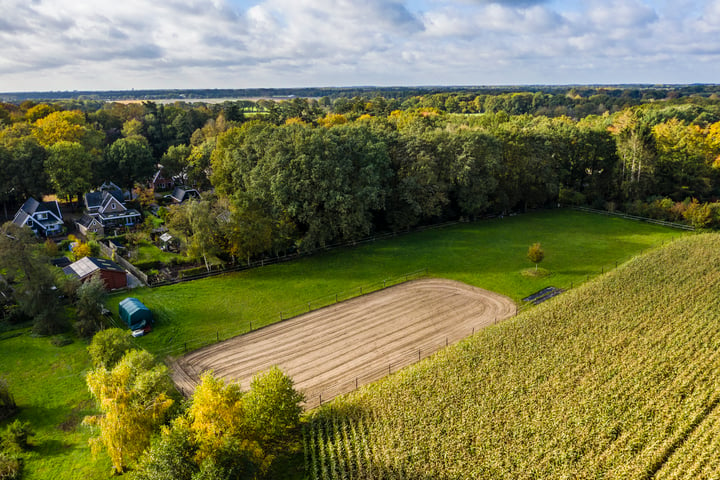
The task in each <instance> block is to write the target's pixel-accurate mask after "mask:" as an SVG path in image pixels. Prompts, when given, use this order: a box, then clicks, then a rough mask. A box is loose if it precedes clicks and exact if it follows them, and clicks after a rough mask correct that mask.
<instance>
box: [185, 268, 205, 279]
mask: <svg viewBox="0 0 720 480" xmlns="http://www.w3.org/2000/svg"><path fill="white" fill-rule="evenodd" d="M205 272H207V268H205V267H204V266H199V267H193V268H186V269H184V270H180V271H179V272H178V275H179V276H180V278H185V277H192V276H195V275H200V274H201V273H205Z"/></svg>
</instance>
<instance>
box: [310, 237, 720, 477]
mask: <svg viewBox="0 0 720 480" xmlns="http://www.w3.org/2000/svg"><path fill="white" fill-rule="evenodd" d="M718 245H720V235H719V234H707V235H695V236H689V237H685V238H683V239H680V240H677V241H675V242H672V243H671V244H669V245H667V246H666V247H665V248H662V249H657V250H654V251H652V252H650V253H648V254H647V255H644V256H642V257H638V258H636V259H634V260H632V261H631V262H628V263H626V264H624V265H622V266H621V267H620V268H618V269H616V270H614V271H612V272H610V273H609V274H606V275H604V276H602V277H601V278H599V279H597V280H596V281H593V282H591V283H589V284H587V285H583V286H582V287H580V288H577V289H574V290H572V291H570V292H566V293H564V294H562V295H561V296H559V297H557V298H556V299H554V300H552V301H550V302H547V303H545V304H542V305H540V306H539V307H537V308H535V309H532V310H528V311H526V312H523V313H522V314H521V315H519V316H518V317H515V318H513V319H510V320H508V321H506V322H503V323H501V324H498V325H496V326H493V327H489V328H487V329H484V330H482V331H481V332H479V333H478V334H476V335H474V336H473V337H471V338H469V339H466V340H465V341H463V342H461V343H459V344H458V345H456V346H453V347H450V348H449V349H445V350H443V351H441V352H440V353H438V354H436V355H435V356H434V357H431V358H430V359H428V360H425V361H423V362H421V363H418V364H416V365H414V366H411V367H408V368H407V369H405V370H403V371H401V372H399V373H398V374H395V375H392V376H391V377H387V378H386V379H384V380H382V381H380V382H377V383H375V384H371V385H369V386H367V387H365V388H361V389H360V390H358V391H357V392H354V393H352V394H350V395H348V396H346V397H344V398H338V399H336V400H335V401H333V402H331V403H330V404H329V405H327V406H324V407H322V408H321V409H319V410H317V411H315V413H314V417H313V418H312V420H311V421H310V424H309V426H308V428H307V429H306V437H305V441H306V448H307V451H308V454H307V455H306V458H307V463H308V473H310V474H311V478H313V479H323V480H328V479H341V478H357V479H366V478H408V479H409V478H413V479H415V478H420V479H433V480H440V479H458V480H460V479H468V480H469V479H473V480H478V479H493V480H494V479H535V478H576V479H596V478H613V479H614V478H623V479H650V478H656V479H671V478H673V479H687V480H690V479H698V478H704V479H710V478H717V474H718V471H720V457H718V452H719V451H720V386H719V384H718V381H717V379H718V375H720V353H719V352H720V295H719V293H720V249H718Z"/></svg>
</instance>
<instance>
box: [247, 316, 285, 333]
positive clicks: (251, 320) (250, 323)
mask: <svg viewBox="0 0 720 480" xmlns="http://www.w3.org/2000/svg"><path fill="white" fill-rule="evenodd" d="M280 318H282V315H281V316H280ZM250 331H252V320H250Z"/></svg>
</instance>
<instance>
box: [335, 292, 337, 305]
mask: <svg viewBox="0 0 720 480" xmlns="http://www.w3.org/2000/svg"><path fill="white" fill-rule="evenodd" d="M335 303H337V293H336V294H335Z"/></svg>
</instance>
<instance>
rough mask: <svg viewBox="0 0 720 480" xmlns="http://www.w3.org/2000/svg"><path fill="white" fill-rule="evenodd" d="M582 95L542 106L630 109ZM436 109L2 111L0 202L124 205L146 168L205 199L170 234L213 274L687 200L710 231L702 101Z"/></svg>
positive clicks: (337, 104) (713, 123) (715, 113)
mask: <svg viewBox="0 0 720 480" xmlns="http://www.w3.org/2000/svg"><path fill="white" fill-rule="evenodd" d="M584 93H585V92H583V91H577V92H574V93H573V92H568V93H567V94H566V95H562V96H561V97H563V99H564V100H561V101H560V103H559V104H558V106H562V102H565V101H566V100H568V99H569V100H573V99H577V98H583V99H587V100H588V101H590V100H591V99H593V98H594V97H596V96H597V95H606V96H608V97H612V98H619V99H622V98H625V99H632V98H633V95H631V94H630V93H632V92H630V93H628V94H627V95H623V94H621V95H616V96H614V97H613V96H612V95H610V93H608V92H604V93H597V94H595V95H589V96H583V94H584ZM646 93H647V92H646ZM666 94H667V92H666ZM452 95H455V96H452ZM452 95H451V94H433V95H429V96H424V97H417V96H416V97H411V98H410V99H405V100H403V101H402V102H401V101H400V100H399V99H397V98H387V99H386V98H384V97H375V98H372V99H365V98H360V97H354V98H345V97H338V98H336V99H334V100H330V99H328V98H327V97H323V98H320V99H307V98H293V99H290V100H285V101H272V100H258V101H256V102H251V101H236V102H225V103H223V104H218V105H202V104H200V105H190V104H183V103H177V104H173V105H158V104H154V103H152V102H144V103H131V104H120V103H103V104H101V106H100V108H97V109H96V107H97V104H96V103H94V102H87V103H86V104H82V102H79V103H78V102H75V104H73V106H74V107H83V106H84V107H86V108H84V109H83V108H78V109H72V110H65V109H62V105H54V104H46V103H38V104H33V103H32V102H26V103H23V104H21V105H8V104H4V105H2V107H0V119H2V120H1V121H2V122H3V126H4V128H2V130H0V168H1V169H2V171H3V172H4V173H5V175H3V176H2V178H0V200H2V201H3V202H4V203H6V204H8V203H9V204H11V205H12V204H14V205H17V204H19V203H21V202H22V201H24V199H25V198H27V197H28V196H32V195H34V196H38V195H40V194H43V193H51V192H52V193H56V194H58V195H60V196H64V197H66V198H72V197H76V198H79V195H81V194H82V193H84V192H85V191H87V190H89V189H90V188H92V187H93V186H95V185H99V184H100V183H102V182H103V181H105V180H113V181H114V182H115V183H117V184H120V185H121V186H123V187H124V188H128V189H129V188H131V187H132V186H133V185H134V184H136V183H144V182H145V181H147V179H148V178H149V177H150V176H151V175H152V174H153V173H154V171H155V170H156V169H157V164H158V163H159V164H162V165H163V166H164V168H165V170H166V174H167V175H171V176H177V177H179V178H180V179H182V181H183V182H185V183H187V184H190V185H194V186H197V187H198V188H199V189H200V190H201V191H207V190H214V192H215V195H214V196H208V197H207V198H206V200H205V202H206V203H205V204H201V205H197V206H193V207H191V206H186V207H182V208H176V209H172V210H173V211H171V214H170V215H169V218H170V220H171V221H170V224H171V225H172V226H173V228H174V229H175V231H176V232H178V233H180V234H181V237H183V238H186V239H187V247H188V249H189V250H192V251H193V252H194V253H195V254H198V253H199V254H200V256H205V257H207V254H208V253H213V254H218V253H219V254H220V255H224V256H225V257H227V258H230V257H233V258H235V257H238V258H247V257H252V256H255V255H260V254H268V253H279V252H283V251H288V250H295V249H300V250H303V249H313V248H316V247H319V246H320V247H321V246H323V245H327V244H329V243H333V242H338V241H353V240H356V239H358V238H361V237H363V236H366V235H368V234H370V233H372V232H376V231H388V230H395V231H397V230H403V229H408V228H412V227H414V226H417V225H421V224H424V223H430V222H437V221H442V220H448V219H457V218H469V219H472V218H478V217H479V216H482V215H499V214H505V213H509V212H513V211H519V210H526V209H528V208H538V207H544V206H550V205H557V204H558V203H561V204H588V205H591V206H594V207H599V208H609V209H616V208H624V209H626V210H628V209H635V210H637V209H641V208H645V209H646V210H647V211H650V212H656V211H661V212H660V213H659V214H662V215H664V216H666V217H671V218H672V219H684V218H685V216H684V214H685V213H686V211H687V210H690V211H691V214H692V215H696V214H698V213H697V212H700V210H699V209H698V208H696V207H693V199H695V200H696V201H697V202H698V203H699V204H705V203H708V202H711V203H710V205H711V206H709V207H707V208H706V209H705V211H704V213H703V215H704V217H703V221H698V223H699V224H701V223H704V224H705V225H714V224H716V223H718V220H717V219H716V217H717V215H716V213H717V210H718V209H717V208H716V207H715V206H712V205H714V204H713V203H712V202H713V201H714V200H715V198H716V197H717V195H718V169H717V167H718V161H717V158H718V155H720V113H719V112H720V102H718V101H717V99H714V98H712V97H703V96H696V97H683V98H681V99H670V100H658V101H654V102H647V103H642V104H640V105H637V106H632V107H627V108H623V109H621V110H619V111H617V112H615V113H610V112H608V111H607V110H605V111H604V112H603V113H602V114H601V115H594V114H593V115H586V116H583V117H582V118H571V117H569V116H548V115H531V114H529V113H526V112H527V111H532V110H533V108H534V109H535V110H536V111H537V109H541V108H550V107H552V106H553V102H556V99H555V97H558V95H555V94H549V93H543V92H540V91H538V92H535V93H531V92H515V93H502V94H497V95H487V96H485V97H483V98H481V99H479V97H477V96H476V97H474V98H472V100H471V103H473V105H475V107H474V108H476V109H477V110H478V111H482V113H481V114H477V115H467V114H453V113H447V112H448V111H452V110H453V108H450V107H449V106H448V105H447V103H448V100H450V99H454V101H459V102H461V103H462V101H463V100H460V99H459V95H460V94H452ZM635 100H637V101H638V102H642V101H643V99H642V97H638V98H636V99H635ZM468 101H470V100H469V97H468ZM573 101H574V100H573ZM593 101H594V100H593ZM548 102H549V103H548ZM450 103H452V102H450ZM466 103H467V102H466ZM601 103H602V102H601ZM523 105H524V106H523ZM533 105H534V107H533ZM528 106H530V107H528ZM526 107H527V108H526ZM600 110H602V109H600ZM508 111H509V112H513V113H522V114H518V115H514V114H511V113H508ZM598 111H599V110H598ZM663 201H664V202H663ZM200 203H202V202H200ZM653 204H655V207H653V208H649V207H648V206H650V205H653ZM701 213H702V212H701ZM691 221H692V219H691ZM202 232H205V233H204V234H203V233H202ZM190 247H192V248H190Z"/></svg>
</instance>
